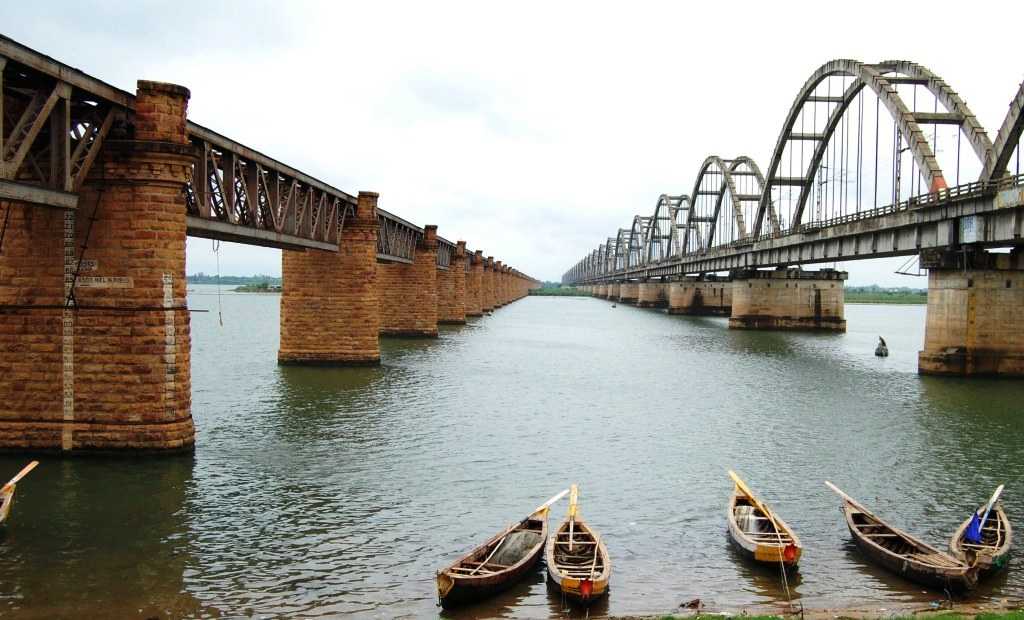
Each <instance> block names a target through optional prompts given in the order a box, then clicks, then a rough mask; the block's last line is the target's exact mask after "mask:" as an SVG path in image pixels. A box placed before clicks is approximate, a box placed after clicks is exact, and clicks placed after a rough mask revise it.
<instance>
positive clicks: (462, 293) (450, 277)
mask: <svg viewBox="0 0 1024 620" xmlns="http://www.w3.org/2000/svg"><path fill="white" fill-rule="evenodd" d="M437 322H438V323H441V324H444V325H465V323H466V242H465V241H459V242H458V243H456V245H455V252H454V253H453V254H452V258H451V264H449V265H448V269H447V270H445V269H439V270H438V271H437Z"/></svg>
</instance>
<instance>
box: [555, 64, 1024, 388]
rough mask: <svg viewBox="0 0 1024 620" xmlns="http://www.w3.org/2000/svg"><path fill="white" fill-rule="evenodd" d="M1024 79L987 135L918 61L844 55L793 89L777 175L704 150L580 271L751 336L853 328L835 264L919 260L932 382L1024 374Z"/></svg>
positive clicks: (603, 284)
mask: <svg viewBox="0 0 1024 620" xmlns="http://www.w3.org/2000/svg"><path fill="white" fill-rule="evenodd" d="M1022 107H1024V84H1022V85H1021V86H1020V88H1019V89H1018V90H1017V92H1016V94H1015V95H1014V96H1013V98H1012V99H1011V101H1010V106H1009V111H1008V112H1007V114H1006V117H1005V120H1004V121H1003V123H1002V125H1001V126H1000V127H999V129H998V132H997V133H996V134H995V138H994V139H992V138H991V137H990V135H989V134H988V132H986V130H985V128H984V127H982V126H981V124H980V123H979V122H978V120H977V118H976V117H975V115H974V114H973V113H972V112H971V110H970V108H969V107H968V106H967V103H966V102H965V101H964V99H963V98H961V96H960V95H959V94H958V93H957V92H956V91H955V90H953V88H952V87H951V86H950V85H949V84H947V83H946V82H945V81H944V80H942V79H941V78H940V77H939V76H937V75H935V74H934V73H933V72H931V71H929V70H928V69H927V68H925V67H924V66H922V65H919V64H916V63H913V62H907V61H883V62H879V63H875V64H867V63H862V62H858V61H855V60H834V61H831V62H828V63H826V64H824V65H822V66H821V67H820V68H819V69H817V70H816V71H815V72H814V73H813V74H812V75H811V76H810V77H809V78H808V80H807V81H806V83H805V84H804V85H803V86H802V87H801V88H800V90H799V91H798V93H797V95H796V97H795V100H794V102H793V104H792V106H791V108H790V110H789V112H788V114H787V115H786V117H785V119H784V120H783V122H782V128H781V131H780V133H779V136H778V140H777V141H776V143H775V145H774V148H773V150H772V155H771V159H770V160H769V161H768V165H767V166H766V167H764V168H762V167H761V166H759V165H758V164H757V163H756V161H755V160H754V159H753V158H751V157H749V156H735V157H721V156H716V155H712V156H709V157H707V158H706V159H705V160H704V162H703V164H702V165H701V166H700V168H699V170H698V171H697V175H696V180H695V181H694V183H693V185H692V186H689V187H688V188H687V189H688V190H689V191H688V193H687V192H671V193H665V194H662V195H660V196H659V197H658V199H657V201H656V203H655V206H654V210H653V213H651V212H647V213H642V214H639V215H636V216H635V217H634V218H633V219H632V222H630V224H629V225H628V226H626V227H623V228H620V229H619V230H617V231H615V232H614V234H612V235H611V236H609V237H608V238H607V239H606V240H605V241H604V242H603V243H601V244H600V245H598V247H597V248H596V249H594V250H593V251H592V252H590V253H589V254H587V255H586V256H585V257H584V258H583V259H582V260H580V261H579V262H578V263H577V264H576V265H574V266H573V267H572V268H571V269H569V270H568V271H567V272H566V273H565V275H564V276H563V278H562V281H563V283H565V284H572V285H576V286H581V287H583V288H584V289H585V290H587V291H590V292H591V293H592V294H594V295H595V296H598V297H604V298H609V299H614V300H618V301H623V302H632V303H636V304H638V305H643V306H661V307H665V308H667V310H668V311H669V312H672V313H679V314H720V315H725V316H728V317H729V326H730V327H731V328H738V329H810V330H830V331H844V330H845V329H846V321H845V318H844V313H843V282H844V280H845V279H846V274H845V273H843V272H840V271H837V270H836V269H835V268H834V266H833V268H828V267H827V266H826V267H824V268H821V269H818V270H805V269H804V268H803V267H804V266H805V265H813V264H822V263H826V264H827V263H835V262H837V261H851V260H862V259H871V258H881V257H891V256H908V257H911V258H910V261H911V262H912V261H913V257H915V256H916V257H918V261H919V265H918V270H920V269H926V270H927V273H928V308H927V323H926V330H925V341H924V346H923V348H922V350H921V351H920V353H919V356H918V369H919V371H920V372H921V373H925V374H944V375H1006V376H1024V313H1022V312H1021V309H1022V308H1024V252H1022V251H1021V248H1022V245H1024V240H1022V239H1021V228H1022V223H1024V222H1022V220H1024V175H1022V174H1021V167H1020V166H1021V164H1020V158H1021V145H1020V139H1021V132H1022V130H1024V114H1022Z"/></svg>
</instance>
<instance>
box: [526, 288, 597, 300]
mask: <svg viewBox="0 0 1024 620" xmlns="http://www.w3.org/2000/svg"><path fill="white" fill-rule="evenodd" d="M529 295H532V296H534V297H590V296H591V295H590V293H588V292H586V291H581V290H580V289H578V288H576V287H575V286H561V287H553V286H552V287H545V288H535V289H532V290H531V291H530V292H529Z"/></svg>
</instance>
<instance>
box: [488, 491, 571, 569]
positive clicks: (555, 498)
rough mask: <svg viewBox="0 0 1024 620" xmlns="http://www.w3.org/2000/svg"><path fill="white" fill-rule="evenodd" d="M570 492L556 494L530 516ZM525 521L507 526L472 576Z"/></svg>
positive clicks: (545, 508) (544, 509) (548, 506)
mask: <svg viewBox="0 0 1024 620" xmlns="http://www.w3.org/2000/svg"><path fill="white" fill-rule="evenodd" d="M568 492H569V489H566V490H564V491H562V492H561V493H559V494H558V495H555V496H554V497H552V498H551V499H549V500H548V501H546V502H544V503H543V504H541V505H540V506H537V509H536V510H534V511H533V512H531V513H530V517H532V516H533V515H535V514H537V513H538V512H542V511H546V510H547V509H548V508H550V507H551V504H554V503H555V502H557V501H558V500H560V499H562V498H563V497H565V494H566V493H568ZM530 517H526V519H529V518H530ZM526 519H523V521H526ZM523 521H520V522H519V523H515V524H513V525H510V526H508V527H507V528H505V532H504V534H503V535H502V537H501V540H499V541H498V544H496V545H494V548H493V549H491V552H490V553H488V554H487V557H486V558H484V561H483V562H480V564H478V565H477V567H476V568H474V569H473V570H472V572H470V573H469V574H470V575H471V576H472V575H475V574H476V572H477V571H478V570H480V569H481V568H483V567H484V564H487V562H489V561H490V560H491V558H492V557H494V554H495V553H497V552H498V549H499V548H500V547H501V545H503V544H504V543H505V539H506V538H508V535H509V532H511V531H512V530H513V529H514V528H516V527H517V526H519V525H521V524H522V523H523Z"/></svg>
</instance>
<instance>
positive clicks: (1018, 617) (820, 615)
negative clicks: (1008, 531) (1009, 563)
mask: <svg viewBox="0 0 1024 620" xmlns="http://www.w3.org/2000/svg"><path fill="white" fill-rule="evenodd" d="M791 618H800V619H801V620H833V619H835V618H851V619H857V620H873V619H875V618H885V619H886V620H901V619H908V620H909V619H914V620H1024V609H1022V607H1021V606H1019V605H1014V606H1009V605H972V604H963V605H953V606H951V607H949V608H946V609H938V610H936V609H935V608H932V607H930V606H929V607H920V606H917V607H913V606H906V607H874V608H871V607H865V608H843V609H801V610H799V611H797V612H796V613H793V614H761V615H759V614H747V613H745V612H744V613H742V614H715V613H707V612H693V613H689V614H687V613H678V614H665V615H654V616H630V615H625V616H608V620H789V619H791Z"/></svg>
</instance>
